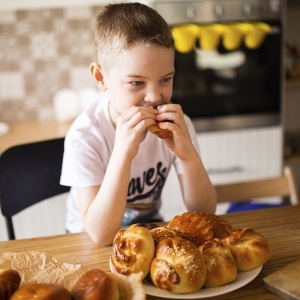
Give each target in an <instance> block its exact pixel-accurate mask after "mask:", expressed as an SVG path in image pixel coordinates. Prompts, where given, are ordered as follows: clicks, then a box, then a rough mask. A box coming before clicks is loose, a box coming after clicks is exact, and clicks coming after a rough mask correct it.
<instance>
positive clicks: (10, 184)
mask: <svg viewBox="0 0 300 300" xmlns="http://www.w3.org/2000/svg"><path fill="white" fill-rule="evenodd" d="M63 152H64V138H58V139H53V140H47V141H42V142H35V143H30V144H24V145H19V146H14V147H11V148H9V149H7V150H6V151H4V152H3V153H2V154H1V155H0V204H1V211H2V214H3V216H4V217H5V220H6V225H7V232H8V238H9V239H10V240H14V239H15V232H14V226H13V221H12V217H13V216H14V215H16V214H17V213H19V212H21V211H22V210H24V209H26V208H28V207H30V206H32V205H34V204H36V203H38V202H41V201H43V200H45V199H47V198H50V197H53V196H56V195H60V194H62V193H65V192H67V191H69V190H70V187H66V186H62V185H60V183H59V181H60V175H61V167H62V159H63Z"/></svg>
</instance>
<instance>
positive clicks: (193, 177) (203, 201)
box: [179, 150, 216, 213]
mask: <svg viewBox="0 0 300 300" xmlns="http://www.w3.org/2000/svg"><path fill="white" fill-rule="evenodd" d="M181 164H182V168H183V173H182V174H180V175H179V182H180V185H181V190H182V193H183V199H184V202H185V205H186V207H187V210H188V211H191V212H192V211H205V212H207V213H215V211H216V191H215V189H214V187H213V185H212V184H211V182H210V179H209V177H208V175H207V172H206V170H205V168H204V166H203V163H202V161H201V158H200V156H199V154H198V152H197V151H196V150H195V153H194V154H192V155H190V156H189V158H188V159H187V160H184V161H183V160H181Z"/></svg>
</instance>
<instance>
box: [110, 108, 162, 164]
mask: <svg viewBox="0 0 300 300" xmlns="http://www.w3.org/2000/svg"><path fill="white" fill-rule="evenodd" d="M157 114H158V110H157V109H156V108H153V107H141V106H133V107H131V108H129V109H128V110H127V111H125V112H124V113H123V114H121V115H120V116H119V117H118V119H117V126H116V139H115V147H114V149H115V150H116V151H118V152H119V155H121V157H122V156H123V157H124V158H127V159H130V160H132V159H133V158H134V157H135V156H136V155H137V153H138V150H139V145H140V143H141V142H142V140H143V138H144V137H145V134H146V130H147V127H148V126H150V125H153V124H155V123H156V115H157Z"/></svg>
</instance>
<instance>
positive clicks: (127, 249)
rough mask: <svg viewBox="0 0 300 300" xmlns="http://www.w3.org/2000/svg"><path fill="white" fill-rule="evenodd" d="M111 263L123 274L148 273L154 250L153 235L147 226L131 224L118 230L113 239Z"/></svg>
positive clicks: (144, 275) (144, 274)
mask: <svg viewBox="0 0 300 300" xmlns="http://www.w3.org/2000/svg"><path fill="white" fill-rule="evenodd" d="M112 248H113V251H112V254H111V263H112V265H113V267H114V268H115V270H116V271H117V272H118V273H120V274H123V275H129V274H132V273H139V272H142V274H143V278H144V277H146V275H147V274H148V273H149V270H150V265H151V261H152V259H153V256H154V252H155V245H154V240H153V237H152V235H151V233H150V231H149V230H148V229H147V228H144V227H140V226H137V225H136V224H133V225H131V226H129V227H128V228H127V229H126V230H122V229H121V230H119V231H118V232H117V233H116V235H115V238H114V241H113V247H112Z"/></svg>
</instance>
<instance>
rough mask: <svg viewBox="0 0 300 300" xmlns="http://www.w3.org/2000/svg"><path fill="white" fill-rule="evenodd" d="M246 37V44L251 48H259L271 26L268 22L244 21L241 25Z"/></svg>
mask: <svg viewBox="0 0 300 300" xmlns="http://www.w3.org/2000/svg"><path fill="white" fill-rule="evenodd" d="M240 28H241V30H242V31H243V33H244V35H245V38H244V43H245V46H246V47H247V48H249V49H256V48H258V47H259V46H260V45H261V44H262V42H263V41H264V39H265V36H266V34H267V33H269V32H270V31H271V27H270V26H269V25H268V24H266V23H261V22H260V23H242V24H241V25H240Z"/></svg>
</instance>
